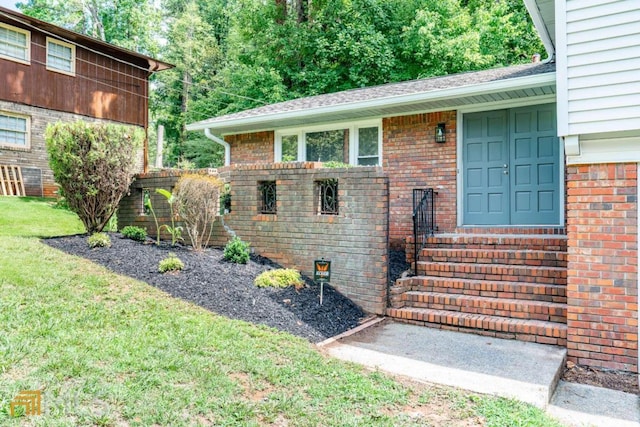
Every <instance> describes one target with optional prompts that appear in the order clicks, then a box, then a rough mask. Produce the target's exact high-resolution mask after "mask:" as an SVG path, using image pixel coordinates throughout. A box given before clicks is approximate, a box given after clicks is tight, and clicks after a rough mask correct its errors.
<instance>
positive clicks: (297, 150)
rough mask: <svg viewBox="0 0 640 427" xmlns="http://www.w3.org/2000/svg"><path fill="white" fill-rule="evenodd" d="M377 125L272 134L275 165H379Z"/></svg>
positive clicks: (374, 121)
mask: <svg viewBox="0 0 640 427" xmlns="http://www.w3.org/2000/svg"><path fill="white" fill-rule="evenodd" d="M381 134H382V132H381V121H380V120H372V121H367V122H361V123H353V124H348V125H342V126H341V125H337V126H336V125H333V126H331V125H329V126H327V125H325V126H313V127H308V128H303V129H283V130H279V131H277V132H276V139H275V160H276V161H277V162H279V161H282V162H292V161H300V162H302V161H308V162H331V161H333V162H340V163H348V164H351V165H354V166H356V165H357V166H377V165H381V164H382V138H381Z"/></svg>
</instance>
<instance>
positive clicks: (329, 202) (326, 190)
mask: <svg viewBox="0 0 640 427" xmlns="http://www.w3.org/2000/svg"><path fill="white" fill-rule="evenodd" d="M316 193H317V200H318V209H317V211H318V214H319V215H338V180H337V179H323V180H320V181H316Z"/></svg>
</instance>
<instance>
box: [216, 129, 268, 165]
mask: <svg viewBox="0 0 640 427" xmlns="http://www.w3.org/2000/svg"><path fill="white" fill-rule="evenodd" d="M225 140H226V141H227V142H228V143H229V145H231V164H245V165H246V164H258V163H259V164H265V163H273V162H274V133H273V132H272V131H270V132H255V133H243V134H238V135H229V136H226V137H225Z"/></svg>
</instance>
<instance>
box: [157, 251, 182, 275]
mask: <svg viewBox="0 0 640 427" xmlns="http://www.w3.org/2000/svg"><path fill="white" fill-rule="evenodd" d="M182 269H184V262H182V261H181V260H180V258H178V257H177V256H176V254H174V253H171V252H170V253H169V256H167V257H166V258H165V259H162V260H160V262H159V263H158V271H159V272H160V273H167V272H169V271H180V270H182Z"/></svg>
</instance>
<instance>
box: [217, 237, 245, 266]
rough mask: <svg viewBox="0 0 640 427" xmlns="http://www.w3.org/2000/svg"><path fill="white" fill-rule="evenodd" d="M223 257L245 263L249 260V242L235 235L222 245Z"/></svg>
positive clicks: (237, 262)
mask: <svg viewBox="0 0 640 427" xmlns="http://www.w3.org/2000/svg"><path fill="white" fill-rule="evenodd" d="M223 255H224V259H226V260H227V261H231V262H235V263H236V264H246V263H247V261H249V243H246V242H243V241H242V240H241V239H240V238H239V237H238V236H235V237H234V238H233V239H231V241H229V243H227V245H226V246H225V247H224V253H223Z"/></svg>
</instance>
